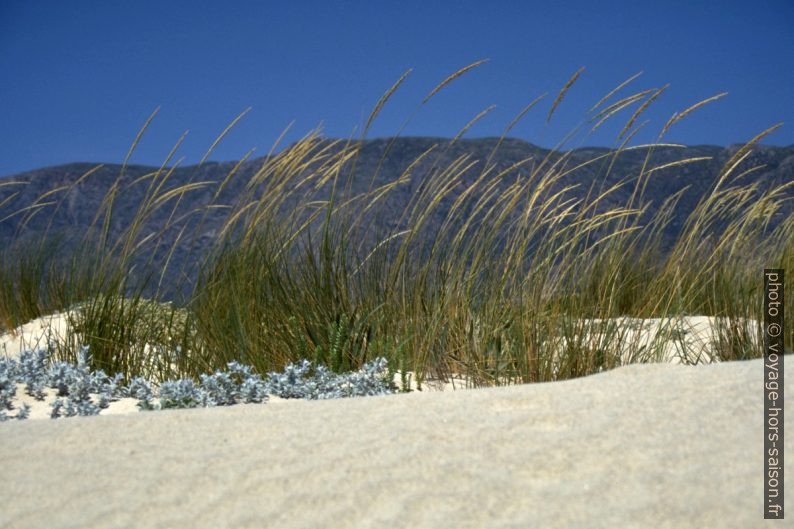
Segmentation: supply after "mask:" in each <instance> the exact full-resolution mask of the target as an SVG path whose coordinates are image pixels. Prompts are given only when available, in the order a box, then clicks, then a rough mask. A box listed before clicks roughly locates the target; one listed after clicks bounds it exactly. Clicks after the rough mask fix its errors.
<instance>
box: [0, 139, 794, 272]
mask: <svg viewBox="0 0 794 529" xmlns="http://www.w3.org/2000/svg"><path fill="white" fill-rule="evenodd" d="M391 141H392V140H391V139H389V138H384V139H374V140H368V141H366V142H364V143H363V145H362V147H361V152H360V156H359V158H358V161H357V163H356V172H355V177H354V179H353V186H352V190H353V193H354V194H355V193H360V192H363V191H366V190H367V189H368V188H369V186H370V181H371V178H372V175H373V174H374V173H375V172H376V169H377V167H378V165H379V163H380V162H381V159H382V155H383V152H384V149H386V146H387V145H388V144H389V143H390V142H391ZM497 142H498V139H495V138H487V139H473V140H459V141H457V142H455V143H454V144H451V143H450V140H448V139H440V138H398V139H396V140H394V141H393V144H392V146H391V149H390V152H389V155H388V156H387V157H386V158H385V159H384V160H383V163H382V167H381V168H380V171H379V172H378V174H377V178H376V180H375V182H374V185H375V186H376V187H377V186H379V185H384V184H386V183H388V182H391V181H393V180H395V179H396V178H398V176H399V175H400V174H401V173H402V172H403V171H404V170H405V168H406V167H408V166H409V164H411V163H412V162H414V160H416V158H417V157H419V156H420V155H421V154H422V153H423V152H425V151H426V150H427V149H428V148H430V147H431V146H433V145H438V148H437V149H436V151H435V152H436V153H437V154H436V157H435V158H431V160H432V162H431V160H427V161H425V162H423V163H421V164H419V165H418V166H417V167H416V169H415V170H414V171H413V175H414V176H413V178H412V180H411V182H410V183H409V184H406V185H404V186H401V187H399V188H397V189H396V190H395V192H394V193H393V194H392V196H391V199H390V201H389V203H388V207H387V208H386V209H385V210H384V211H383V212H382V214H380V215H379V216H378V217H377V218H373V219H371V222H372V223H374V225H375V226H376V227H380V228H385V229H389V228H396V227H398V223H399V219H400V214H401V213H402V212H403V210H404V208H405V205H406V204H407V203H408V201H409V200H410V198H411V196H412V194H413V193H415V192H416V191H417V188H418V186H419V185H421V182H422V180H423V179H424V178H427V177H428V174H429V173H430V172H431V170H432V167H433V164H435V166H436V167H442V168H443V167H446V166H448V165H449V164H450V163H452V161H453V160H454V159H456V158H457V157H459V156H461V155H463V154H469V155H470V156H471V159H472V160H476V161H477V164H476V165H475V166H474V167H473V168H472V169H471V170H470V171H468V172H467V173H466V174H465V175H464V177H463V179H462V180H463V181H462V184H461V185H460V186H459V187H458V188H456V189H455V190H454V191H453V192H452V193H451V194H450V196H449V197H447V199H445V201H443V202H442V204H441V207H440V208H439V210H438V211H437V213H436V215H435V216H434V217H433V218H432V219H431V220H430V224H429V228H428V233H433V231H434V227H435V228H437V227H438V226H440V223H441V222H442V221H443V218H444V213H445V211H446V208H449V206H450V204H452V202H453V200H454V198H455V197H456V196H458V195H459V194H460V192H461V191H462V189H463V186H465V185H466V183H470V182H473V181H474V180H475V179H476V177H477V176H478V175H479V174H480V170H481V169H482V164H483V163H484V161H485V160H486V159H487V158H488V156H489V154H490V152H491V151H492V149H493V148H494V146H495V145H496V143H497ZM738 148H739V146H730V147H716V146H691V147H686V148H657V149H655V150H654V152H653V155H652V157H651V161H650V165H649V167H654V166H659V165H662V164H665V163H669V162H673V161H676V160H680V159H684V158H691V157H710V158H711V160H709V161H701V162H697V163H692V164H687V165H682V166H677V167H671V168H669V169H664V170H661V171H658V172H657V173H655V174H654V175H653V176H652V177H651V178H650V180H649V181H648V186H647V190H646V195H645V198H646V200H650V201H651V207H650V209H649V214H652V213H653V212H654V211H656V208H657V207H658V206H659V205H660V204H661V203H662V202H663V201H664V200H665V199H666V198H667V197H669V196H670V195H672V194H673V193H675V192H677V191H679V190H681V189H682V188H684V187H685V186H689V191H688V192H687V193H686V194H685V195H684V196H683V197H682V200H681V202H680V204H679V208H678V209H677V210H676V215H675V217H674V218H673V219H672V221H671V223H670V225H669V226H668V228H667V232H666V233H665V237H667V238H669V239H670V240H672V239H673V238H674V237H675V236H676V235H677V233H678V231H680V229H681V228H682V226H683V223H684V221H685V220H686V216H687V215H688V214H689V212H691V211H692V209H693V208H694V207H695V205H696V204H697V202H698V200H700V198H702V196H703V194H704V193H706V192H707V191H708V190H710V189H711V188H712V187H713V186H714V184H715V182H716V178H717V175H718V172H719V170H720V169H721V168H722V166H723V165H724V164H725V162H726V161H727V160H728V159H729V158H730V157H731V155H732V154H734V153H735V152H736V150H737V149H738ZM607 152H609V151H608V149H601V148H583V149H577V150H574V151H572V152H570V153H569V154H568V155H567V156H569V157H570V158H569V159H568V161H567V165H566V166H567V167H575V166H576V165H577V164H578V163H581V162H583V161H586V160H590V159H592V158H593V157H594V156H597V155H598V154H602V153H607ZM548 154H549V151H547V150H545V149H542V148H539V147H536V146H534V145H531V144H529V143H526V142H524V141H520V140H516V139H505V140H504V141H503V142H502V144H501V146H500V148H499V150H498V151H497V153H496V155H495V156H494V158H493V159H492V163H494V164H495V165H496V171H497V172H498V171H501V170H505V169H508V168H510V167H512V166H513V165H514V164H516V163H518V162H519V161H521V160H524V159H526V158H529V157H532V158H533V160H536V161H537V162H540V161H541V160H543V159H544V157H546V156H547V155H548ZM561 155H562V153H554V154H553V155H552V160H555V159H557V157H559V156H561ZM645 157H646V151H645V150H633V151H624V152H622V153H621V154H620V156H618V157H617V158H615V159H614V165H612V167H611V170H610V171H609V172H608V174H607V168H608V166H609V162H610V161H611V158H608V159H605V161H603V162H599V163H595V164H591V165H589V166H587V167H583V168H581V169H578V170H576V171H574V172H572V173H571V174H568V175H566V176H565V178H564V179H563V180H562V181H561V182H560V184H559V186H562V185H574V184H578V185H579V187H578V188H576V189H575V190H574V191H572V193H573V194H574V195H575V196H579V197H584V195H585V193H586V192H587V190H588V189H589V188H590V186H591V184H592V182H593V181H594V179H602V180H604V182H605V188H606V187H608V186H609V185H610V184H612V183H616V182H618V181H620V180H622V179H624V178H626V177H629V176H636V175H637V174H638V173H639V172H640V170H641V168H642V166H643V163H644V162H645ZM264 162H265V159H264V158H260V159H255V160H250V161H247V162H245V163H243V164H242V165H241V166H240V168H239V170H238V171H237V173H236V175H235V176H234V177H232V178H231V179H230V180H229V182H228V184H227V185H226V187H225V188H224V190H223V192H222V193H221V194H220V196H219V197H218V198H217V200H216V202H217V203H221V204H231V203H234V202H235V200H236V199H237V198H238V197H240V196H242V194H243V193H244V190H245V186H246V184H247V183H248V181H249V180H250V178H251V177H252V175H254V174H255V173H256V172H257V171H258V170H259V169H260V168H261V167H262V164H263V163H264ZM537 162H536V163H537ZM96 165H97V164H93V163H71V164H66V165H59V166H55V167H47V168H43V169H38V170H35V171H29V172H25V173H20V174H16V175H12V176H10V177H6V178H3V179H0V219H3V220H0V248H6V247H8V246H9V245H10V244H11V242H12V240H14V238H15V234H16V233H17V232H19V235H20V236H21V237H22V239H27V240H31V238H33V239H34V240H35V238H36V237H37V236H40V234H42V233H43V232H44V231H45V230H47V228H48V226H49V229H50V230H51V231H56V232H60V233H63V234H65V235H66V236H76V235H82V234H83V233H85V231H86V229H87V228H88V226H90V224H91V222H92V220H93V219H94V216H95V215H96V212H97V210H98V208H99V207H100V204H101V202H102V200H103V198H104V197H105V196H106V194H107V193H108V191H109V189H110V187H111V185H112V184H113V182H114V181H115V180H116V178H117V177H118V175H119V174H120V171H121V166H119V165H105V166H103V167H102V168H101V169H99V170H98V171H96V172H95V173H93V174H92V175H91V176H89V177H87V178H85V179H84V180H83V181H82V182H81V183H80V184H79V185H77V186H76V187H75V188H74V189H73V190H72V191H70V192H69V193H68V195H67V196H66V197H65V200H64V201H63V203H62V205H61V206H60V208H59V209H57V210H56V209H55V205H51V206H48V207H46V208H42V210H41V211H39V212H38V213H37V214H36V215H34V216H33V217H32V218H31V219H30V220H29V222H28V223H27V225H26V226H25V227H24V228H22V227H21V224H20V223H21V221H22V219H23V217H24V216H21V215H17V216H14V217H12V218H5V217H6V216H7V215H8V214H9V213H11V212H13V211H17V210H19V209H21V208H24V207H26V206H30V205H32V204H34V203H35V201H36V199H37V198H38V197H40V196H41V195H43V194H44V193H46V192H47V191H49V190H52V189H56V188H58V187H61V186H69V185H70V184H72V183H74V182H75V181H77V179H79V178H80V177H81V176H83V175H84V174H85V173H86V172H87V171H89V170H91V169H92V168H94V167H95V166H96ZM759 165H762V166H763V168H762V169H760V170H758V171H755V172H753V173H752V174H750V175H748V176H747V177H746V179H745V180H743V181H744V182H745V183H749V182H750V181H753V182H759V183H760V184H761V186H762V187H763V188H766V187H767V186H770V185H776V184H781V183H784V182H790V181H792V180H794V146H789V147H768V146H756V147H754V148H753V151H752V153H751V155H750V156H749V157H748V158H747V159H746V160H744V161H743V162H742V165H741V169H749V168H750V167H754V166H759ZM234 166H235V163H231V162H229V163H214V162H212V163H206V164H204V165H203V166H201V167H195V166H191V167H183V168H177V169H176V170H174V172H173V175H172V176H171V177H170V180H169V182H168V185H167V188H169V189H170V188H174V187H178V186H180V185H182V184H185V183H188V182H204V181H213V182H221V181H223V180H224V178H225V177H226V176H227V174H229V172H230V171H231V170H232V168H233V167H234ZM531 167H532V165H531V164H529V165H526V166H524V167H523V168H521V169H518V170H514V171H512V172H510V176H509V177H507V178H506V179H505V181H506V182H507V181H511V178H512V181H515V178H516V177H520V175H526V173H527V172H528V171H529V170H530V169H531ZM156 169H157V168H155V167H147V166H137V165H131V166H128V167H127V168H126V171H125V175H124V178H123V180H122V183H121V189H122V190H123V192H122V193H120V195H119V199H118V201H117V203H116V207H115V212H114V218H113V223H112V225H111V231H112V233H113V234H119V233H121V231H122V230H123V229H124V228H125V227H126V226H127V225H128V224H129V223H130V221H131V219H132V218H133V216H134V214H135V211H136V210H137V206H138V204H139V202H140V201H141V199H142V198H143V197H144V196H145V193H146V187H147V185H148V180H147V181H144V182H138V183H136V184H133V183H134V182H135V181H136V180H137V179H138V178H140V177H142V176H144V175H146V174H148V173H151V172H153V171H155V170H156ZM739 172H741V171H739ZM736 174H738V172H737V173H736ZM9 182H18V183H17V184H13V185H2V184H6V183H9ZM503 185H507V184H503ZM559 186H558V187H559ZM327 191H328V186H326V188H325V189H324V191H323V193H326V194H327ZM631 191H632V186H624V187H623V188H622V189H619V190H618V191H617V192H615V193H614V194H613V195H612V196H611V198H610V199H609V201H608V202H607V203H606V204H608V205H612V206H618V205H625V204H626V203H627V201H628V198H629V196H630V194H631ZM214 193H215V188H214V187H207V188H204V189H201V190H198V191H193V192H191V193H190V195H188V196H189V200H187V199H186V200H183V203H182V204H181V205H180V207H179V211H178V212H177V215H176V216H175V218H178V217H179V216H180V215H181V214H183V213H187V212H189V211H190V210H191V209H193V208H197V207H201V206H203V205H206V204H209V203H211V202H212V200H213V195H214ZM54 196H55V197H57V198H59V197H60V196H61V195H54ZM792 198H794V194H792ZM792 202H794V201H789V202H788V203H787V205H786V206H785V208H784V210H783V211H782V212H780V213H779V215H778V218H785V217H786V216H788V215H791V214H792V213H794V204H792ZM171 214H172V208H171V207H170V205H169V206H166V207H163V208H161V209H159V210H157V211H156V212H155V213H154V214H153V215H152V216H151V217H150V218H149V219H148V220H147V222H146V223H145V225H144V229H143V233H144V234H148V233H156V232H157V231H159V230H160V229H161V228H162V227H163V226H165V225H166V224H167V221H168V219H169V216H171ZM225 215H226V213H225V212H224V211H223V210H221V209H215V210H212V211H210V212H209V213H208V214H207V217H206V218H205V220H204V222H203V223H202V224H201V226H200V230H199V233H198V235H197V237H195V239H194V240H193V241H192V243H193V245H194V247H193V251H194V252H195V253H193V254H190V253H189V247H190V244H191V241H190V240H187V238H186V240H183V241H182V242H181V243H180V245H179V246H178V250H177V252H175V254H174V255H173V256H172V257H171V266H170V267H169V270H171V272H169V273H170V274H176V273H177V270H178V269H179V265H181V264H186V270H187V275H188V276H190V277H192V275H194V273H195V270H192V269H191V264H190V263H191V262H194V261H195V259H196V256H197V255H202V254H203V253H204V252H205V251H206V249H207V248H209V246H210V245H211V243H212V242H213V241H214V240H215V238H216V237H217V234H218V231H219V228H220V227H221V226H222V223H223V220H224V218H225ZM186 222H188V223H195V222H196V219H195V218H192V220H188V221H186ZM182 225H184V223H182V224H180V223H177V224H175V226H174V228H173V229H172V230H170V232H169V233H168V234H167V235H166V237H165V241H166V243H165V244H164V245H163V246H162V247H161V248H159V249H158V250H156V252H155V256H154V258H155V261H156V262H158V263H162V262H164V260H165V259H166V258H167V256H168V255H167V250H168V248H169V247H170V242H171V241H173V240H175V237H176V236H177V234H178V233H179V229H180V226H182ZM194 226H196V225H195V224H193V225H190V227H191V228H193V227H194ZM153 251H154V250H153ZM188 255H191V257H190V258H188ZM186 260H187V261H186ZM175 265H177V266H175ZM169 279H170V280H171V281H173V280H175V277H170V278H169Z"/></svg>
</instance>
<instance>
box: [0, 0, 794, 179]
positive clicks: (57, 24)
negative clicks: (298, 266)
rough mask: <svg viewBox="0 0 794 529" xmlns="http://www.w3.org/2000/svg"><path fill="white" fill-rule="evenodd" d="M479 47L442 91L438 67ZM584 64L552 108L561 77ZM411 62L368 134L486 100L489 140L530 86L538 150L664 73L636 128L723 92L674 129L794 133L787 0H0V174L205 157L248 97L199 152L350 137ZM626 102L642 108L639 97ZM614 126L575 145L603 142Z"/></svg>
mask: <svg viewBox="0 0 794 529" xmlns="http://www.w3.org/2000/svg"><path fill="white" fill-rule="evenodd" d="M483 58H488V59H489V62H488V63H487V64H485V65H483V66H481V67H480V68H477V69H475V70H473V71H471V72H469V73H468V74H466V75H465V76H463V77H461V78H460V79H458V80H457V81H456V82H454V83H452V84H450V85H449V86H447V87H445V88H444V89H443V90H442V91H441V92H439V93H438V95H437V96H436V97H434V98H433V99H432V100H431V101H430V102H429V103H428V104H427V105H424V106H423V107H422V108H421V109H420V110H419V111H418V112H417V113H415V114H414V111H415V110H416V108H417V106H418V104H419V103H420V102H421V100H422V99H423V98H424V96H425V95H427V93H428V92H429V91H430V90H431V89H432V88H433V87H434V86H435V85H436V84H437V83H439V82H440V81H441V80H442V79H444V78H445V77H446V76H447V75H449V74H450V73H452V72H454V71H455V70H457V69H458V68H460V67H462V66H464V65H466V64H469V63H471V62H473V61H476V60H478V59H483ZM582 66H584V67H585V68H586V69H585V71H584V73H583V74H582V76H581V78H580V80H579V81H578V82H577V83H576V84H575V85H574V87H573V88H572V89H571V91H570V92H569V94H568V95H567V96H566V99H565V101H564V102H563V104H562V105H561V107H560V108H559V110H558V111H557V112H556V114H555V116H554V118H553V120H552V122H551V124H550V125H547V124H546V120H545V117H546V114H547V113H548V110H549V107H550V105H551V103H552V101H553V99H554V96H555V95H556V92H557V91H558V90H559V89H560V87H562V86H563V85H564V84H565V82H566V80H567V79H568V78H569V77H570V76H571V74H573V72H575V71H576V70H577V69H578V68H580V67H582ZM409 68H412V69H413V71H412V73H411V75H410V76H409V77H408V79H407V80H406V82H405V83H404V84H403V86H402V87H401V88H400V90H399V91H398V92H397V93H396V94H395V96H394V97H393V98H392V100H391V101H390V102H389V104H388V105H387V107H386V108H385V109H384V110H383V112H382V113H381V115H380V117H379V119H378V121H377V122H376V123H375V125H374V127H373V129H372V131H371V133H370V134H369V136H370V137H378V136H389V135H393V134H395V133H396V132H398V130H399V129H400V127H401V125H402V124H403V122H404V121H405V119H406V118H408V117H409V116H413V117H412V118H411V120H410V122H409V124H408V126H407V127H406V128H405V129H404V130H403V132H402V134H403V135H422V136H447V137H451V136H454V135H455V134H456V133H457V131H458V130H459V129H460V128H461V127H462V126H463V125H465V124H466V123H467V122H468V121H469V120H470V119H471V118H472V117H473V116H475V115H476V114H477V113H479V112H480V111H481V110H483V109H485V108H486V107H488V106H489V105H491V104H495V105H497V107H496V109H495V110H494V111H492V112H491V113H490V114H488V116H487V117H486V118H484V119H483V120H481V121H480V122H478V123H477V124H476V125H475V126H474V127H472V129H471V130H470V131H469V132H468V134H467V137H483V136H498V135H500V134H501V133H502V131H503V130H504V127H505V126H506V125H507V124H508V123H509V122H510V120H511V119H512V117H513V116H514V115H515V114H516V113H517V112H518V111H519V110H520V109H521V108H522V107H523V106H524V105H526V104H527V103H528V102H529V101H531V100H532V99H534V98H535V97H536V96H538V95H540V94H543V93H545V92H548V93H549V96H547V98H546V100H544V101H543V102H542V103H541V104H540V105H539V106H538V107H537V108H535V109H533V110H532V111H531V112H530V113H529V114H527V116H526V117H525V118H524V119H523V121H521V123H520V124H519V125H517V126H516V127H515V129H513V130H512V131H511V134H510V135H511V136H514V137H518V138H522V139H524V140H527V141H530V142H532V143H535V144H539V145H542V146H546V147H550V146H553V145H554V144H556V143H557V142H558V141H559V140H560V139H562V137H563V136H564V135H565V134H566V133H567V132H569V131H570V130H572V129H573V128H574V127H576V126H577V125H578V124H579V123H580V122H581V121H582V120H583V119H584V118H585V117H586V112H587V110H588V109H589V108H590V107H591V106H592V105H593V104H594V103H595V102H596V101H597V100H598V99H599V98H600V97H601V96H602V95H604V94H605V93H606V92H608V91H609V90H610V89H611V88H613V87H614V86H616V85H618V84H619V83H620V82H622V81H623V80H625V79H626V78H628V77H629V76H631V75H632V74H634V73H636V72H639V71H643V72H644V73H643V75H642V76H641V77H640V78H638V79H637V80H636V81H634V83H632V85H631V86H630V87H629V88H627V89H626V90H625V91H624V92H622V93H623V94H624V95H629V94H631V93H633V92H636V91H639V90H641V89H646V88H655V87H660V86H662V85H664V84H665V83H670V87H669V88H668V90H667V91H666V92H665V93H664V94H663V95H662V96H661V97H659V99H658V100H657V101H656V102H655V103H654V105H652V106H651V107H650V109H649V111H648V114H647V117H648V118H649V119H651V122H650V123H649V124H648V125H647V126H646V127H645V128H644V129H643V130H642V132H641V133H640V134H639V135H638V136H637V141H652V140H653V139H654V138H655V137H656V134H657V133H658V131H659V130H660V128H661V127H662V125H663V124H664V122H665V121H666V120H667V118H669V117H670V115H671V114H672V113H673V112H675V111H677V110H682V109H684V108H686V107H688V106H689V105H691V104H693V103H695V102H697V101H699V100H702V99H704V98H706V97H709V96H712V95H714V94H717V93H719V92H723V91H727V92H729V95H728V96H727V97H725V98H723V99H721V100H720V101H717V102H715V103H713V104H711V105H709V106H707V107H705V108H703V109H701V110H700V111H698V112H696V113H693V114H692V116H691V117H689V118H687V119H686V120H684V121H682V122H680V123H678V124H677V125H676V126H675V127H674V128H673V129H672V130H671V131H670V134H669V135H668V136H667V138H666V139H667V140H670V141H675V142H681V143H687V144H706V143H707V144H719V145H725V144H730V143H738V142H742V141H746V140H748V139H749V138H751V137H752V136H754V135H755V134H757V133H758V132H760V131H762V130H764V129H766V128H767V127H769V126H771V125H773V124H775V123H778V122H785V123H786V124H785V125H784V127H783V128H782V129H781V130H779V131H777V132H776V133H774V134H773V135H772V136H770V137H769V138H768V139H767V140H766V143H769V144H776V145H789V144H793V143H794V88H793V87H794V2H791V1H790V0H766V1H765V0H753V1H745V2H736V1H730V0H722V1H697V2H693V1H691V0H690V1H680V2H679V1H664V2H643V1H633V2H613V1H610V0H602V1H599V2H592V1H574V2H565V1H560V2H548V1H546V2H531V1H524V2H521V1H514V2H499V1H494V2H486V1H483V0H481V1H475V2H467V1H454V2H453V1H450V2H430V1H427V0H425V1H421V2H414V1H411V0H403V1H400V2H378V1H362V2H332V1H324V2H315V1H304V2H268V1H260V2H243V1H238V2H235V1H226V2H220V1H219V2H210V1H195V2H184V1H142V0H138V1H135V2H121V1H108V0H106V1H97V2H91V1H69V2H65V1H43V0H42V1H35V2H34V1H28V0H0V72H2V79H3V82H2V83H0V116H2V117H1V118H0V175H8V174H12V173H15V172H19V171H23V170H28V169H34V168H38V167H43V166H48V165H55V164H60V163H67V162H74V161H91V162H109V163H120V162H121V161H122V159H123V158H124V155H125V153H126V152H127V150H128V148H129V147H130V145H131V143H132V141H133V139H134V137H135V135H136V133H137V131H138V129H139V128H140V127H141V126H142V124H143V123H144V122H145V120H146V118H147V117H148V116H149V115H150V114H151V112H152V111H153V110H154V109H155V108H157V107H161V110H160V112H159V114H158V116H157V117H156V118H155V121H154V122H153V124H152V126H151V127H150V129H149V130H148V131H147V133H146V135H145V136H144V138H143V140H142V141H141V143H140V144H139V146H138V149H137V150H136V152H135V154H134V155H133V157H132V162H133V163H142V164H159V163H160V162H161V161H162V160H163V159H164V158H165V156H166V155H167V153H168V152H169V151H170V149H171V147H172V146H173V144H174V143H175V142H176V141H177V139H178V138H179V137H180V136H181V135H182V133H183V132H185V131H186V130H189V134H188V136H187V139H186V141H185V144H184V145H183V146H182V148H181V149H180V151H179V156H180V157H184V162H183V163H185V164H190V163H195V162H197V161H198V160H199V159H200V158H201V156H202V155H203V153H204V152H205V151H206V149H207V148H208V147H209V146H210V145H211V143H212V142H213V140H214V139H215V138H216V137H217V135H218V134H219V133H220V132H221V131H222V130H223V129H224V128H225V127H226V125H227V124H228V123H229V122H231V120H232V119H233V118H234V117H235V116H236V115H238V114H239V113H240V112H242V111H243V110H245V109H246V108H248V107H252V109H251V111H250V112H249V113H248V114H247V116H246V117H245V118H244V119H243V121H242V122H241V123H240V124H238V125H237V126H236V127H235V128H234V129H233V130H232V132H231V133H230V134H229V135H228V136H227V137H226V138H225V140H224V141H223V142H222V143H221V145H220V146H219V147H218V149H217V150H216V151H215V152H214V153H213V155H212V156H211V159H214V160H231V159H238V158H240V157H241V156H243V155H245V154H246V153H247V152H248V151H249V150H250V149H252V148H256V152H255V156H259V155H264V154H266V153H267V152H268V150H269V149H270V147H271V145H272V144H273V142H274V141H275V140H276V138H277V137H278V136H279V134H280V133H281V131H282V130H283V129H284V128H285V127H286V126H287V125H288V124H289V123H290V122H291V121H293V120H294V121H295V124H294V125H293V128H292V129H291V131H290V132H289V133H288V135H287V137H286V140H287V141H288V142H289V141H294V140H295V139H297V138H298V137H300V136H301V135H303V134H305V133H306V132H308V131H309V130H311V129H312V128H314V127H316V126H317V125H320V124H322V126H323V132H324V134H325V135H326V136H329V137H347V136H349V135H350V134H351V133H352V132H353V130H354V128H356V127H360V126H361V125H362V123H364V122H365V121H366V117H367V115H368V114H369V112H370V110H371V109H372V107H373V106H374V105H375V103H376V102H377V100H378V98H379V97H380V96H381V95H382V94H383V93H384V92H385V91H386V90H387V89H388V88H389V86H391V84H392V83H393V82H394V81H396V80H397V79H398V78H399V77H400V76H401V75H402V74H403V73H404V72H405V71H406V70H408V69H409ZM635 108H636V107H635ZM631 113H632V110H626V111H624V112H623V114H621V117H620V120H619V121H620V123H618V122H617V121H616V122H615V124H614V125H613V126H605V127H603V128H602V129H600V130H599V131H598V132H597V133H596V134H593V135H591V136H580V137H579V138H578V139H576V140H575V142H574V143H573V144H571V145H570V146H577V145H601V146H614V145H615V136H616V134H617V132H618V131H619V130H620V126H621V125H622V124H623V122H624V121H625V119H628V117H629V116H630V115H631Z"/></svg>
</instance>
